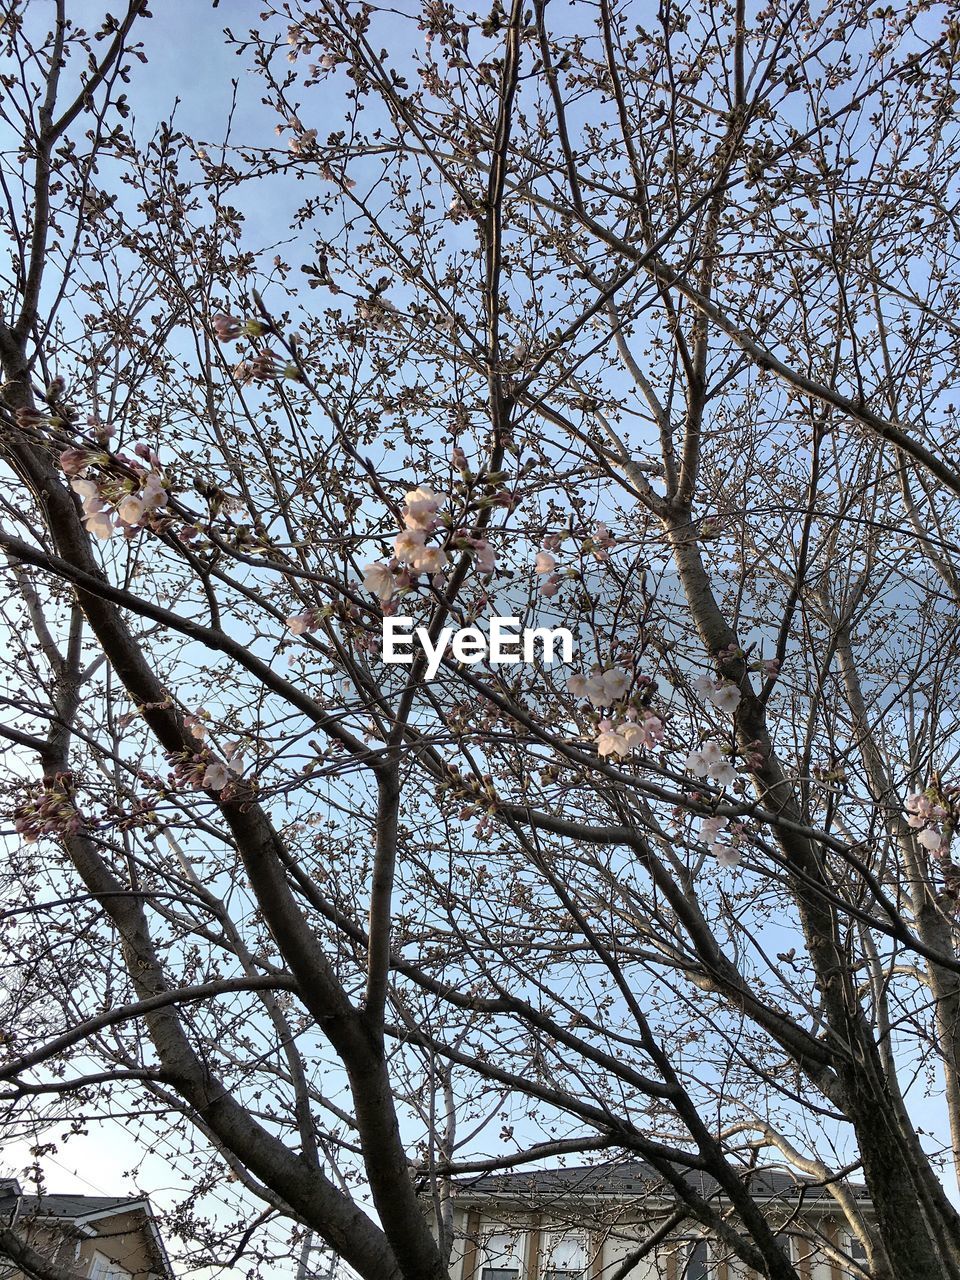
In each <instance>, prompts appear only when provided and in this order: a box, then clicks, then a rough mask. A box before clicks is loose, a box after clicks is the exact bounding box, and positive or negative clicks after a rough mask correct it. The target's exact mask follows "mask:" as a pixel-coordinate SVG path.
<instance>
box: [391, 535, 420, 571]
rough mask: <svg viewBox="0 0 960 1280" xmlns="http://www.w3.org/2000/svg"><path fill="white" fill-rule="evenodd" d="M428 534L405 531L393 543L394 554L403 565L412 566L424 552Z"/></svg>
mask: <svg viewBox="0 0 960 1280" xmlns="http://www.w3.org/2000/svg"><path fill="white" fill-rule="evenodd" d="M425 542H426V534H425V533H423V532H422V531H421V530H419V529H405V530H404V531H403V533H398V534H397V536H396V538H395V539H394V542H393V554H394V555H395V556H396V557H397V559H398V560H399V561H400V562H401V563H402V564H410V565H412V564H413V562H414V561H415V560H416V558H417V557H418V556H419V555H420V554H421V552H422V551H423V546H424V543H425Z"/></svg>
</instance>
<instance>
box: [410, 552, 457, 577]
mask: <svg viewBox="0 0 960 1280" xmlns="http://www.w3.org/2000/svg"><path fill="white" fill-rule="evenodd" d="M449 563H450V560H449V557H448V556H447V553H446V552H445V551H444V550H443V549H442V548H441V547H424V548H423V549H422V551H420V553H419V554H418V555H417V557H416V559H415V560H414V561H413V563H412V567H413V568H414V569H416V570H417V572H418V573H430V574H434V573H440V572H442V570H444V569H446V567H447V565H448V564H449Z"/></svg>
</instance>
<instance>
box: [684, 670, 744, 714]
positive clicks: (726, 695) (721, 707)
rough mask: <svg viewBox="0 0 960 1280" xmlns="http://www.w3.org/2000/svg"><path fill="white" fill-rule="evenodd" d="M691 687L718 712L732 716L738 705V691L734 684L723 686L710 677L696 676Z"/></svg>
mask: <svg viewBox="0 0 960 1280" xmlns="http://www.w3.org/2000/svg"><path fill="white" fill-rule="evenodd" d="M693 687H694V689H696V691H697V693H699V694H700V696H701V697H702V698H703V699H704V701H705V702H709V703H711V704H712V705H713V706H715V707H716V708H717V710H718V711H724V712H727V713H728V714H731V715H732V714H733V712H734V711H736V709H737V707H738V706H739V705H740V696H741V695H740V690H739V689H738V688H737V686H736V685H734V684H724V683H722V682H720V681H717V680H713V679H711V677H710V676H697V678H696V680H694V682H693Z"/></svg>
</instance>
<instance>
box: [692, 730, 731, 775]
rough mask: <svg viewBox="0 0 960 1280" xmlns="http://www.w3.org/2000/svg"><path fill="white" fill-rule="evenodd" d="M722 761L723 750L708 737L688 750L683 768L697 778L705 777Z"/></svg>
mask: <svg viewBox="0 0 960 1280" xmlns="http://www.w3.org/2000/svg"><path fill="white" fill-rule="evenodd" d="M722 761H723V752H722V751H721V749H720V747H719V745H718V744H717V743H716V742H714V741H712V740H711V739H710V738H708V739H707V741H706V742H704V743H703V744H702V746H700V747H698V748H697V749H696V750H694V751H691V752H690V754H689V755H688V756H687V759H686V761H685V764H684V768H685V769H686V770H687V771H688V772H689V773H692V774H693V775H694V776H695V777H697V778H706V777H707V776H708V775H709V774H710V772H711V770H713V769H715V768H717V766H718V765H719V764H720V763H721V762H722Z"/></svg>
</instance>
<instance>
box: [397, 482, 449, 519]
mask: <svg viewBox="0 0 960 1280" xmlns="http://www.w3.org/2000/svg"><path fill="white" fill-rule="evenodd" d="M405 502H406V506H405V508H404V512H403V523H404V524H405V525H406V526H407V528H408V529H423V530H426V529H429V528H430V525H431V524H432V522H433V518H434V516H435V515H436V514H437V512H438V511H439V510H440V507H441V504H442V499H441V498H438V497H437V495H436V494H435V493H434V492H433V490H432V489H428V488H426V487H425V486H421V487H419V488H417V489H410V490H409V491H408V492H407V494H406V497H405Z"/></svg>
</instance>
